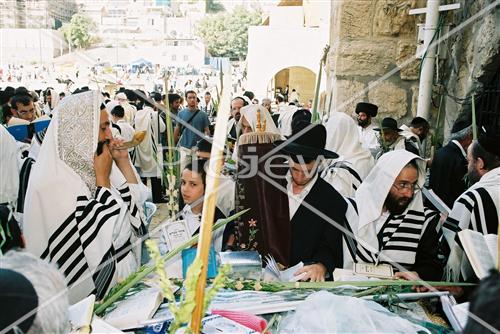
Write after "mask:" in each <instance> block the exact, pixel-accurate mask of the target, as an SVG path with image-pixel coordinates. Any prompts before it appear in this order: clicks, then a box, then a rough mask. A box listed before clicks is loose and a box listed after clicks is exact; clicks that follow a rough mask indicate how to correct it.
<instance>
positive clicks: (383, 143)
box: [374, 117, 419, 159]
mask: <svg viewBox="0 0 500 334" xmlns="http://www.w3.org/2000/svg"><path fill="white" fill-rule="evenodd" d="M374 130H375V131H377V132H380V136H379V142H380V151H379V152H378V153H377V156H376V159H378V158H380V157H381V156H382V155H383V154H384V153H387V152H389V151H394V150H407V151H409V152H411V153H413V154H416V155H419V151H418V147H417V146H416V144H415V143H414V142H412V141H410V140H408V139H406V138H405V137H404V136H402V135H401V134H400V132H402V131H403V130H401V129H400V128H398V122H397V121H396V120H395V119H394V118H392V117H386V118H384V119H383V120H382V122H381V123H380V127H378V128H375V129H374Z"/></svg>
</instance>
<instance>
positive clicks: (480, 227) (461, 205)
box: [442, 167, 500, 281]
mask: <svg viewBox="0 0 500 334" xmlns="http://www.w3.org/2000/svg"><path fill="white" fill-rule="evenodd" d="M499 189H500V167H498V168H496V169H493V170H491V171H489V172H488V173H486V174H485V175H483V177H482V178H481V180H480V181H479V182H477V183H476V184H474V185H473V186H472V187H471V188H469V189H468V190H467V191H466V192H464V193H463V194H462V195H461V196H460V197H459V198H458V199H457V200H456V201H455V204H454V205H453V209H452V210H451V212H450V214H449V215H448V218H447V219H446V221H445V223H444V224H443V235H444V237H445V238H444V240H443V241H445V242H446V244H445V245H444V247H442V248H446V246H448V247H449V252H450V253H449V254H445V255H449V256H448V263H447V265H446V269H445V272H446V277H445V278H446V279H447V280H451V281H458V280H460V279H466V280H468V279H471V277H467V276H468V270H466V267H468V263H467V259H466V257H465V256H464V252H463V249H462V244H461V242H460V239H459V237H458V232H460V231H462V230H466V229H470V230H474V231H477V232H480V233H482V234H498V223H499V212H500V191H499Z"/></svg>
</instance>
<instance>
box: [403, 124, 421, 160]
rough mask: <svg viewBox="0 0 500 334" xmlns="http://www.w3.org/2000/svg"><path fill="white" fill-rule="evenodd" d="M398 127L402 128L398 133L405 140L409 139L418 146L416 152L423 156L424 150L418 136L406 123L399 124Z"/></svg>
mask: <svg viewBox="0 0 500 334" xmlns="http://www.w3.org/2000/svg"><path fill="white" fill-rule="evenodd" d="M399 128H400V129H401V130H403V131H401V132H400V133H399V134H400V135H402V136H403V137H405V138H406V139H407V140H409V141H411V142H412V143H413V144H414V145H415V146H416V147H417V148H418V152H419V153H418V154H419V155H420V156H421V157H422V158H423V157H424V153H425V152H424V148H423V147H422V142H421V141H420V138H419V136H417V135H416V134H414V133H413V132H412V131H411V129H410V128H409V127H408V126H407V125H406V124H403V125H401V126H400V127H399Z"/></svg>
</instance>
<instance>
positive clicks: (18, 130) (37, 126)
mask: <svg viewBox="0 0 500 334" xmlns="http://www.w3.org/2000/svg"><path fill="white" fill-rule="evenodd" d="M49 124H50V118H49V117H40V118H37V119H35V120H34V121H32V122H31V123H27V124H14V125H11V126H9V127H7V131H9V133H10V134H11V135H12V136H13V137H14V138H15V139H16V140H17V141H24V140H25V139H31V138H33V135H34V134H35V133H37V132H40V131H43V130H45V129H46V128H48V127H49Z"/></svg>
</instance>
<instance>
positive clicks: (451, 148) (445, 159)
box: [429, 141, 467, 208]
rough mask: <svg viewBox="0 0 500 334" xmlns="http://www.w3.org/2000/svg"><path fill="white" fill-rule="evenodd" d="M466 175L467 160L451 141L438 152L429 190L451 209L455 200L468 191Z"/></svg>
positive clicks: (432, 169)
mask: <svg viewBox="0 0 500 334" xmlns="http://www.w3.org/2000/svg"><path fill="white" fill-rule="evenodd" d="M465 174H467V160H466V159H465V158H464V156H463V154H462V152H461V151H460V148H458V146H457V145H455V144H454V143H452V142H451V141H450V142H449V143H448V144H447V145H446V146H444V147H442V148H440V149H439V150H438V151H437V152H436V155H435V157H434V160H433V161H432V166H431V171H430V177H429V188H431V189H432V190H434V192H435V193H436V195H438V196H439V197H440V198H441V199H442V200H443V201H444V202H445V203H446V205H448V206H449V207H450V208H451V207H453V203H454V202H455V200H456V199H457V198H458V197H459V196H460V195H461V194H462V193H463V192H464V191H465V190H466V189H467V186H466V184H465V181H464V176H465Z"/></svg>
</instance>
